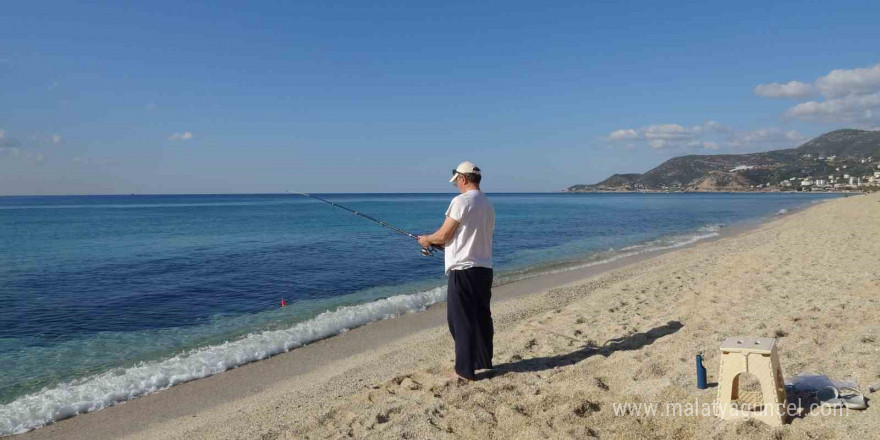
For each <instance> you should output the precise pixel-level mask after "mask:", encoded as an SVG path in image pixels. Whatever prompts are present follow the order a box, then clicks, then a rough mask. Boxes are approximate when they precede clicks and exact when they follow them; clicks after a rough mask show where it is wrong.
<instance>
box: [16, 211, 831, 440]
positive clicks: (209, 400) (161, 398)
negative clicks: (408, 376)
mask: <svg viewBox="0 0 880 440" xmlns="http://www.w3.org/2000/svg"><path fill="white" fill-rule="evenodd" d="M821 205H823V203H820V204H810V205H805V206H804V207H803V208H802V209H798V210H791V211H790V212H789V213H788V214H786V215H785V216H782V217H781V218H788V217H791V216H793V215H795V214H797V213H800V212H803V211H805V210H809V208H813V207H816V206H821ZM779 219H780V217H771V218H768V219H764V220H762V221H759V222H755V223H752V224H746V225H736V226H732V227H725V228H723V229H722V233H721V234H720V235H719V236H716V237H711V238H707V239H703V240H700V241H698V242H696V243H693V244H689V245H686V246H682V247H678V248H672V249H664V250H658V251H652V252H648V253H645V254H640V255H635V256H629V257H624V258H621V259H619V260H615V261H611V262H608V263H604V264H598V265H595V266H588V267H585V268H580V269H574V270H566V271H562V272H557V273H550V274H542V275H537V276H534V277H530V278H526V279H523V280H517V281H513V282H510V283H506V284H503V285H499V286H496V287H495V288H494V293H495V301H493V309H498V310H500V311H501V314H504V315H506V316H512V315H522V314H523V313H525V315H528V312H525V311H524V310H535V309H536V308H537V310H541V309H542V307H544V305H541V304H535V302H536V300H537V299H539V298H540V297H541V296H543V295H546V294H547V292H548V291H550V290H551V289H561V288H565V287H570V286H573V285H583V284H584V283H589V282H599V283H600V284H601V283H602V282H604V281H602V279H614V278H615V275H614V273H615V272H619V271H626V270H633V268H634V267H635V266H645V265H649V266H650V265H651V264H650V263H651V262H650V261H649V260H654V259H658V260H659V259H661V257H664V256H666V255H667V254H671V253H678V252H681V251H683V250H687V249H693V248H700V247H704V246H707V245H710V244H711V243H714V242H717V241H719V240H724V239H735V238H736V237H739V236H742V235H745V234H748V233H750V232H752V231H755V230H759V229H761V228H763V227H766V226H767V225H770V224H773V223H775V222H776V220H779ZM645 262H648V263H645ZM538 302H540V301H538ZM514 303H516V305H514ZM496 313H498V312H496ZM497 319H498V317H496V320H497ZM501 319H505V318H504V317H502V318H501ZM447 336H448V335H446V329H445V303H442V304H436V305H433V306H431V307H429V308H428V309H427V310H424V311H421V312H415V313H407V314H404V315H401V316H399V317H396V318H394V319H388V320H381V321H374V322H371V323H369V324H366V325H363V326H360V327H358V328H355V329H352V330H350V331H347V332H344V333H342V334H339V335H336V336H332V337H329V338H326V339H322V340H319V341H315V342H312V343H309V344H308V345H306V346H303V347H299V348H296V349H294V350H291V351H290V352H288V353H283V354H279V355H276V356H273V357H271V358H268V359H264V360H262V361H259V362H252V363H249V364H245V365H242V366H240V367H238V368H234V369H232V370H228V371H226V372H224V373H223V374H216V375H213V376H210V377H207V378H203V379H200V380H195V381H191V382H187V383H183V384H180V385H176V386H174V387H172V388H170V389H166V390H163V391H161V392H157V393H153V394H150V395H147V396H144V397H140V398H138V399H134V400H131V401H128V402H124V403H121V404H117V405H115V406H113V407H110V408H107V409H104V410H100V411H96V412H92V413H86V414H80V415H78V416H75V417H72V418H69V419H65V420H61V421H58V422H55V423H53V424H50V425H47V426H44V427H42V428H38V429H36V430H33V431H30V432H28V433H24V434H20V435H17V436H12V437H9V438H119V437H123V436H126V435H135V437H137V436H138V435H140V434H139V433H143V432H146V431H144V430H145V429H147V428H148V427H151V426H154V425H156V424H165V423H171V422H173V421H176V422H177V424H176V426H177V428H176V429H177V430H179V429H181V428H183V427H185V426H186V425H188V424H190V423H187V422H186V421H187V420H190V419H196V418H198V417H201V416H202V415H204V414H205V413H209V414H210V413H214V414H217V413H222V412H223V411H229V410H231V409H230V407H235V406H236V405H237V404H236V402H239V403H240V402H242V401H252V400H253V399H254V398H259V396H261V395H265V394H266V393H270V394H271V393H272V392H273V390H274V389H276V388H279V386H280V388H282V389H288V390H289V389H296V390H297V391H296V393H299V394H303V393H305V394H308V393H307V391H308V390H309V389H311V391H312V392H313V393H314V394H313V395H320V394H323V393H324V392H325V391H327V390H322V389H321V388H322V386H323V384H325V383H326V382H327V381H328V380H329V379H330V378H331V377H330V376H328V371H329V372H334V371H337V370H338V369H339V368H343V369H344V368H349V367H350V366H351V364H352V363H354V364H355V365H358V362H366V363H369V362H372V361H375V359H376V358H377V356H378V357H381V356H385V355H392V354H393V353H394V350H395V347H398V346H400V345H406V343H407V341H409V340H412V339H420V338H422V339H423V338H425V337H429V338H433V339H438V338H439V339H440V341H441V344H446V345H450V346H451V344H448V343H447V342H448V341H446V342H444V341H445V340H446V339H448V337H447ZM444 350H445V348H441V351H444ZM446 351H448V350H446ZM447 354H448V353H447ZM422 360H423V359H422ZM410 361H411V362H413V365H415V364H417V363H418V362H419V361H420V359H411V360H410ZM340 364H348V367H342V366H340ZM396 370H399V368H397V369H396ZM396 372H397V373H399V371H396ZM388 374H389V373H388V372H385V374H378V376H376V372H373V373H372V375H373V376H375V377H382V376H387V375H388ZM331 376H332V374H331ZM370 376H371V375H370V374H365V375H364V376H363V377H361V379H362V382H363V381H366V380H367V379H366V377H370ZM386 380H387V378H386ZM351 386H352V384H349V388H348V389H346V392H343V393H342V394H340V397H341V396H342V395H346V394H348V393H350V392H351V391H352V389H350V387H351ZM264 397H265V396H264ZM145 438H149V436H147V437H145Z"/></svg>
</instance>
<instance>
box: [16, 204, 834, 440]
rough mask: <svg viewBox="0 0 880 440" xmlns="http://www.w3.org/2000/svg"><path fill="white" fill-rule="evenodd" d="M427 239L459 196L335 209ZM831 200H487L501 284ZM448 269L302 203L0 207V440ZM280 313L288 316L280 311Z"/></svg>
mask: <svg viewBox="0 0 880 440" xmlns="http://www.w3.org/2000/svg"><path fill="white" fill-rule="evenodd" d="M324 197H326V198H329V199H332V200H333V201H335V202H338V203H341V204H343V205H346V206H348V207H351V208H353V209H356V210H358V211H361V212H364V213H366V214H369V215H372V216H374V217H377V218H381V219H383V220H385V221H388V222H390V223H392V224H395V225H396V226H399V227H401V228H404V229H407V230H410V231H413V232H415V233H416V234H419V233H426V232H432V231H434V230H435V229H437V228H438V227H439V226H440V224H441V223H442V221H443V213H444V212H445V209H446V207H447V205H448V203H449V200H450V199H451V198H452V197H453V194H328V195H324ZM829 197H835V196H834V195H828V194H490V199H491V200H492V202H493V204H494V206H495V210H496V231H495V247H494V254H495V274H496V283H501V282H507V281H512V280H516V279H521V278H527V277H531V276H535V275H538V274H541V273H546V272H555V271H562V270H570V269H573V268H577V267H583V266H587V265H593V264H600V263H602V262H607V261H613V260H615V259H619V258H622V257H625V256H628V255H635V254H641V253H646V252H654V251H658V250H661V249H668V248H673V247H678V246H683V245H686V244H690V243H694V242H696V241H699V240H701V239H705V238H710V237H714V236H717V235H718V234H719V231H720V230H721V228H722V227H726V226H729V225H734V224H740V223H747V222H758V221H761V220H762V219H766V218H771V217H773V216H774V215H785V213H787V212H788V211H789V210H791V209H796V208H799V207H802V206H805V205H808V204H810V203H815V202H817V201H820V200H823V199H826V198H829ZM445 296H446V290H445V278H444V276H443V257H442V253H438V254H437V255H436V256H435V257H433V258H431V257H423V256H420V255H419V249H418V246H417V244H416V242H415V240H413V239H411V238H408V237H405V236H402V235H397V234H394V233H392V232H390V231H388V230H386V229H383V228H381V227H379V226H377V225H376V224H374V223H371V222H368V221H365V220H364V219H361V218H358V217H356V216H354V215H352V214H351V213H348V212H346V211H342V210H340V209H337V208H333V207H331V206H328V205H326V204H323V203H321V202H318V201H316V200H314V199H308V198H305V197H302V196H295V195H287V194H282V195H174V196H159V195H157V196H69V197H68V196H59V197H0V371H2V375H0V435H3V434H10V433H17V432H24V431H27V430H29V429H33V428H35V427H39V426H41V425H44V424H46V423H50V422H52V421H54V420H58V419H61V418H65V417H69V416H71V415H74V414H77V413H81V412H87V411H92V410H96V409H100V408H104V407H107V406H110V405H113V404H115V403H118V402H121V401H124V400H128V399H132V398H135V397H138V396H141V395H144V394H148V393H151V392H154V391H157V390H161V389H163V388H167V387H170V386H173V385H175V384H177V383H181V382H185V381H188V380H192V379H197V378H201V377H206V376H209V375H212V374H216V373H220V372H222V371H225V370H227V369H230V368H234V367H236V366H238V365H242V364H244V363H247V362H252V361H255V360H258V359H263V358H266V357H268V356H272V355H274V354H277V353H281V352H284V351H287V350H290V349H293V348H296V347H298V346H301V345H303V344H307V343H309V342H312V341H315V340H317V339H321V338H325V337H328V336H332V335H335V334H338V333H340V332H342V331H345V330H346V329H350V328H353V327H356V326H359V325H363V324H366V323H368V322H370V321H374V320H379V319H386V318H392V317H395V316H398V315H400V314H403V313H408V312H413V311H418V310H421V309H423V308H425V307H427V306H429V305H431V304H434V303H437V302H441V301H444V300H445ZM282 299H284V300H285V301H286V302H287V306H286V307H284V308H282V307H280V302H281V300H282Z"/></svg>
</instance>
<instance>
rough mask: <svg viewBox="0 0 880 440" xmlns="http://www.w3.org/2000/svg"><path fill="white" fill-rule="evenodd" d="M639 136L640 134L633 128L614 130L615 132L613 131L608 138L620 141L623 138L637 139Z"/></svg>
mask: <svg viewBox="0 0 880 440" xmlns="http://www.w3.org/2000/svg"><path fill="white" fill-rule="evenodd" d="M637 137H639V135H638V134H636V131H635V130H633V129H631V128H629V129H621V130H614V131H613V132H611V134H609V135H608V139H610V140H612V141H619V140H622V139H635V138H637Z"/></svg>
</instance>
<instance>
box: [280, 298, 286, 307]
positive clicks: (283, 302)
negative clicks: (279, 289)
mask: <svg viewBox="0 0 880 440" xmlns="http://www.w3.org/2000/svg"><path fill="white" fill-rule="evenodd" d="M286 305H287V301H285V300H284V298H281V307H284V306H286Z"/></svg>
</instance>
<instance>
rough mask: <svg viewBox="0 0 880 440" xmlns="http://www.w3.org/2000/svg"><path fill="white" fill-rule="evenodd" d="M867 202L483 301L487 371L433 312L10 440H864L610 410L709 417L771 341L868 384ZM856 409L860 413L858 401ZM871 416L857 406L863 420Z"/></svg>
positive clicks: (873, 311) (878, 269) (830, 205)
mask: <svg viewBox="0 0 880 440" xmlns="http://www.w3.org/2000/svg"><path fill="white" fill-rule="evenodd" d="M878 202H880V194H873V195H868V196H863V197H862V196H859V197H849V198H845V199H837V200H832V201H828V202H824V203H817V204H815V205H814V206H812V207H810V208H808V209H806V210H803V211H798V212H795V213H791V214H786V215H782V216H779V217H778V218H777V219H775V220H773V221H770V222H768V223H765V224H762V225H760V226H758V227H756V228H753V229H749V230H747V231H744V232H741V233H738V234H734V235H731V236H726V237H722V238H720V239H717V240H711V241H706V242H702V243H699V244H697V245H695V246H691V247H687V248H683V249H678V250H675V251H672V252H666V253H662V254H650V255H648V256H643V257H638V258H634V259H629V260H625V261H619V262H616V263H611V264H609V265H606V266H603V267H590V268H585V269H581V270H575V271H569V272H562V273H557V274H552V275H545V276H541V277H538V278H534V279H529V280H524V281H519V282H515V283H511V284H508V285H505V286H500V287H498V288H496V289H495V290H494V294H495V298H494V304H493V315H494V320H495V328H496V336H495V357H494V360H495V363H496V369H495V370H494V372H493V373H492V374H484V375H483V379H482V380H479V381H477V382H473V383H465V382H463V381H458V380H453V379H450V378H449V377H448V373H449V371H450V369H451V365H452V340H451V338H450V337H449V335H448V332H447V329H446V327H445V308H444V306H443V305H442V304H441V305H438V306H434V307H431V308H429V309H428V310H426V311H424V312H420V313H413V314H408V315H404V316H402V317H399V318H396V319H392V320H386V321H380V322H375V323H371V324H368V325H366V326H363V327H360V328H357V329H354V330H351V331H349V332H346V333H343V334H341V335H339V336H336V337H333V338H329V339H326V340H323V341H319V342H316V343H313V344H310V345H308V346H306V347H303V348H300V349H296V350H293V351H291V352H290V353H285V354H283V355H279V356H275V357H273V358H270V359H267V360H264V361H260V362H255V363H252V364H248V365H245V366H243V367H240V368H237V369H235V370H231V371H229V372H226V373H223V374H219V375H216V376H212V377H209V378H207V379H203V380H197V381H194V382H189V383H185V384H182V385H180V386H176V387H174V388H171V389H169V390H166V391H163V392H159V393H156V394H152V395H149V396H146V397H144V398H141V399H136V400H133V401H130V402H126V403H124V404H120V405H117V406H115V407H112V408H109V409H107V410H103V411H98V412H95V413H89V414H84V415H80V416H77V417H73V418H71V419H67V420H63V421H60V422H58V423H55V424H52V425H49V426H46V427H44V428H40V429H37V430H35V431H32V432H29V433H26V434H23V435H20V436H15V437H13V438H21V439H103V438H127V439H157V438H162V439H219V438H223V439H337V438H410V439H427V438H450V439H453V438H465V439H471V438H474V439H476V438H479V439H486V438H498V439H501V438H504V439H508V438H515V439H532V438H553V439H559V438H578V439H580V438H591V437H595V438H602V439H608V438H610V439H615V438H620V439H690V438H694V439H704V438H712V439H740V438H755V439H759V438H760V439H807V438H809V439H849V438H880V415H878V413H877V410H876V409H875V408H873V407H870V408H869V409H867V410H865V411H849V412H848V413H847V414H844V415H821V414H808V415H806V416H805V417H803V418H797V419H794V420H793V421H792V422H791V423H790V424H787V425H785V426H782V427H776V428H771V427H769V426H767V425H764V424H762V423H760V422H756V421H721V420H719V419H718V418H717V417H714V416H702V415H694V416H682V415H678V416H668V415H664V414H662V413H658V414H656V415H644V414H641V415H637V414H634V413H632V412H630V413H627V414H619V413H616V411H615V405H618V406H619V405H621V404H638V403H648V404H651V403H657V404H659V405H661V411H662V406H663V405H665V404H666V403H670V402H672V403H682V404H684V403H688V402H691V403H692V402H699V403H708V404H711V403H712V402H713V401H714V400H715V398H716V394H717V388H716V387H715V386H710V387H709V388H708V389H706V390H698V389H697V388H696V377H695V372H694V356H695V355H696V354H697V353H699V352H702V353H703V355H704V357H705V361H704V363H705V366H706V368H707V370H708V378H709V382H710V384H711V385H714V383H715V382H717V380H718V377H717V376H718V368H719V347H720V344H721V341H722V340H723V339H725V338H727V337H730V336H741V335H746V336H763V337H776V338H778V347H779V354H780V360H781V364H782V370H783V373H784V375H785V376H786V377H790V376H794V375H796V374H798V373H817V374H827V375H828V376H830V377H831V378H833V379H853V380H856V381H857V382H858V383H859V384H860V385H861V387H862V389H863V390H864V391H865V393H866V396H867V397H868V398H873V397H874V396H877V395H878V394H869V393H868V392H867V388H868V386H869V385H872V384H878V383H880V364H878V360H880V319H878V316H880V203H878ZM870 403H872V402H870ZM870 403H869V404H870Z"/></svg>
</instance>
